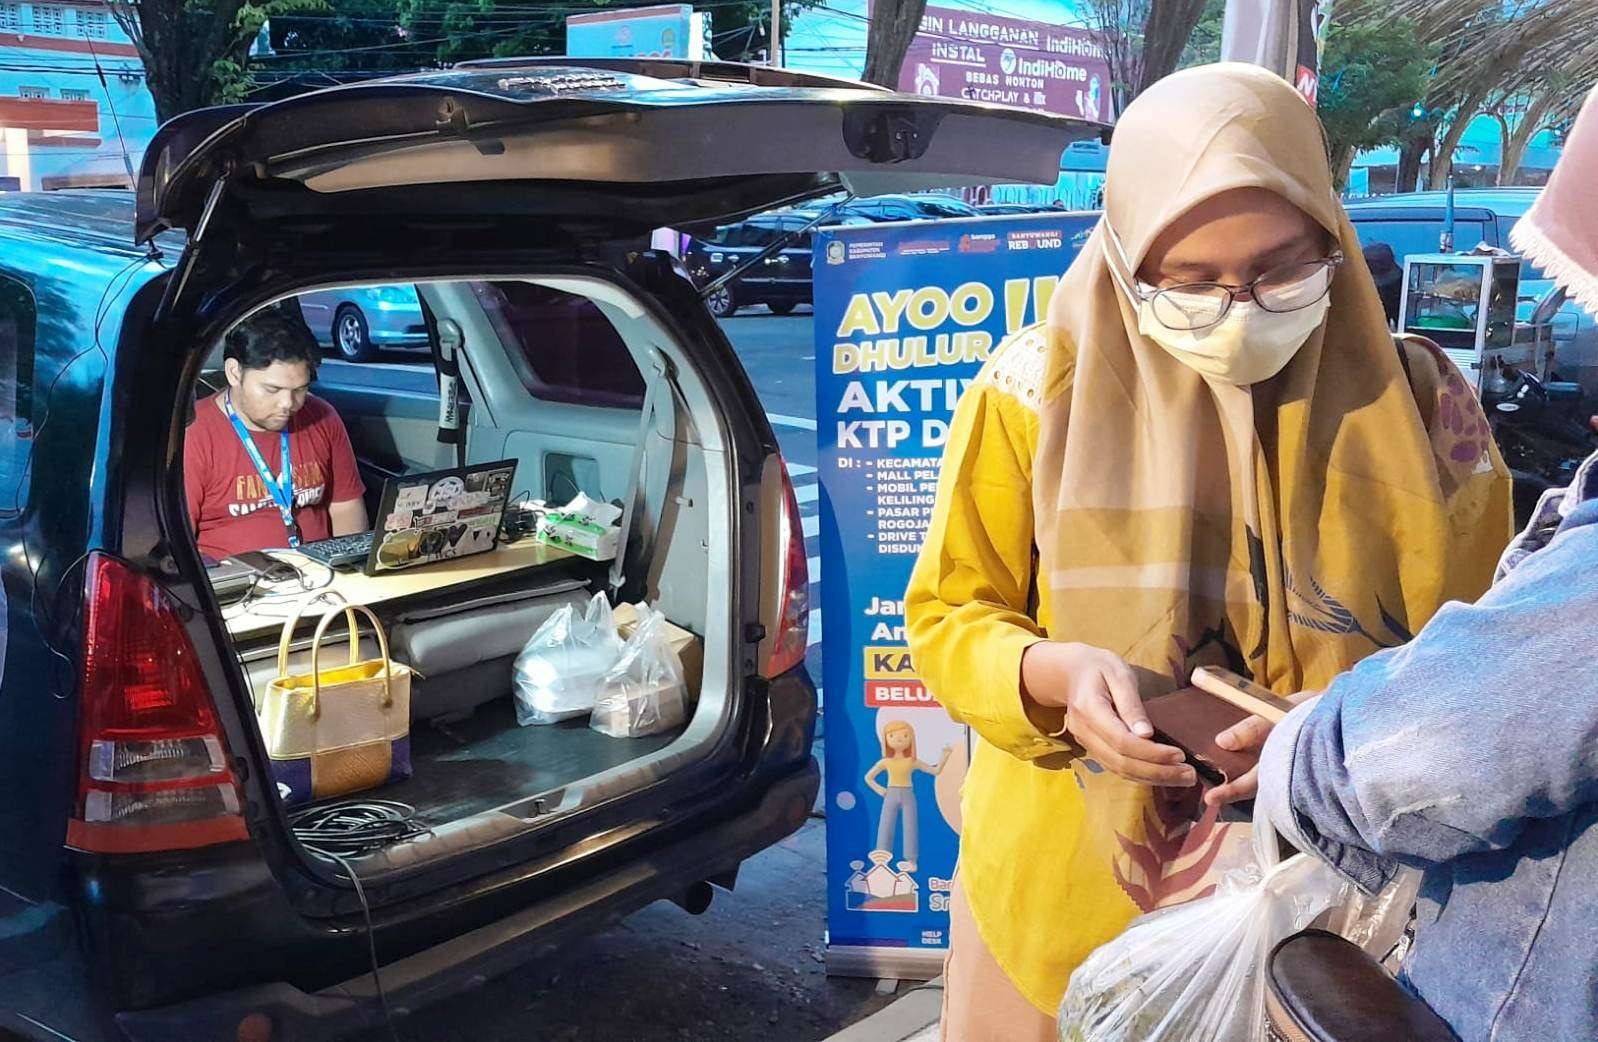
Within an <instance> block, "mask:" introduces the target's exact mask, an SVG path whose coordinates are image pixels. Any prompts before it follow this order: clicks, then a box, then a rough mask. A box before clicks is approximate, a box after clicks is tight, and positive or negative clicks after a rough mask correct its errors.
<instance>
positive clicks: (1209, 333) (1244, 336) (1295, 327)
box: [1137, 296, 1332, 386]
mask: <svg viewBox="0 0 1598 1042" xmlns="http://www.w3.org/2000/svg"><path fill="white" fill-rule="evenodd" d="M1331 303H1332V301H1331V297H1330V296H1325V297H1322V298H1321V299H1320V300H1318V301H1316V302H1315V303H1314V304H1311V305H1310V306H1309V307H1306V308H1300V309H1298V310H1297V311H1286V312H1275V311H1266V310H1265V309H1264V308H1262V307H1260V306H1259V305H1258V304H1256V303H1254V302H1253V301H1252V300H1234V301H1232V306H1231V308H1230V309H1228V310H1227V312H1226V317H1224V318H1222V319H1221V320H1220V321H1219V322H1217V323H1215V324H1214V325H1213V326H1206V327H1205V328H1203V329H1172V328H1170V327H1169V326H1167V325H1165V324H1164V323H1163V322H1161V321H1160V320H1159V319H1157V318H1155V317H1154V314H1153V310H1152V305H1151V304H1150V303H1149V302H1148V301H1146V300H1144V301H1139V302H1138V314H1137V329H1138V332H1139V333H1142V334H1143V335H1144V336H1146V337H1148V338H1149V339H1150V340H1152V341H1154V342H1155V343H1156V344H1159V345H1160V346H1161V347H1163V348H1165V350H1167V351H1169V352H1170V353H1171V354H1172V355H1173V356H1174V357H1175V358H1176V359H1177V361H1179V362H1182V363H1183V364H1184V365H1186V366H1188V367H1189V368H1191V369H1194V370H1196V371H1198V372H1199V373H1201V374H1202V375H1204V376H1208V377H1212V378H1214V379H1216V380H1219V381H1221V382H1222V383H1229V384H1237V385H1239V386H1247V385H1249V384H1257V383H1262V382H1264V381H1266V380H1269V379H1270V378H1271V377H1273V376H1275V375H1276V374H1277V373H1279V372H1281V371H1282V370H1283V369H1285V368H1287V363H1288V362H1291V361H1292V360H1293V356H1294V355H1295V354H1297V353H1298V349H1299V348H1301V347H1303V346H1304V342H1305V341H1306V340H1308V339H1309V336H1310V334H1311V333H1313V332H1315V330H1316V329H1318V328H1319V327H1320V324H1321V322H1322V321H1324V320H1325V318H1326V309H1327V308H1329V307H1330V306H1331Z"/></svg>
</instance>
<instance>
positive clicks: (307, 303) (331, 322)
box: [300, 286, 428, 362]
mask: <svg viewBox="0 0 1598 1042" xmlns="http://www.w3.org/2000/svg"><path fill="white" fill-rule="evenodd" d="M300 311H301V312H302V313H303V314H304V315H305V322H306V324H307V325H308V326H310V327H311V332H313V333H315V334H316V339H317V342H318V343H320V344H321V345H322V346H323V347H331V348H333V349H334V350H336V351H337V352H338V353H339V356H340V357H342V358H343V359H344V360H345V361H346V362H369V361H371V360H372V359H374V358H376V357H377V356H378V354H379V353H380V352H382V351H384V350H390V349H393V350H412V351H426V350H427V349H428V339H427V322H426V320H424V319H423V317H422V304H421V302H420V301H419V300H417V299H416V292H415V291H414V290H412V289H410V288H408V287H405V286H349V287H346V288H343V289H327V290H318V291H317V292H315V293H307V294H305V295H304V296H303V297H301V298H300Z"/></svg>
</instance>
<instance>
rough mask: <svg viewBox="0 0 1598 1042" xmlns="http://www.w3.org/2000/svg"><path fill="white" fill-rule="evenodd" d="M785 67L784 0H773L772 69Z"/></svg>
mask: <svg viewBox="0 0 1598 1042" xmlns="http://www.w3.org/2000/svg"><path fill="white" fill-rule="evenodd" d="M781 67H783V0H772V69H781Z"/></svg>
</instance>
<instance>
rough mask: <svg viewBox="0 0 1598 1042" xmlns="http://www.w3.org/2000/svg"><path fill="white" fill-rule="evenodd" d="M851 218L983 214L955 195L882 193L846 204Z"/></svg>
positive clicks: (929, 218) (936, 217)
mask: <svg viewBox="0 0 1598 1042" xmlns="http://www.w3.org/2000/svg"><path fill="white" fill-rule="evenodd" d="M843 212H844V213H845V214H848V215H849V216H851V217H863V218H865V219H866V220H868V221H879V222H883V221H936V220H940V219H942V218H945V217H981V216H982V211H981V210H978V209H977V208H976V207H975V206H972V205H971V204H970V203H968V202H966V201H965V200H964V199H957V198H955V197H954V196H952V195H937V194H927V195H878V196H873V197H871V198H869V199H855V200H852V201H850V202H848V203H845V204H844V206H843Z"/></svg>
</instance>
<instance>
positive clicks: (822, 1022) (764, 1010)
mask: <svg viewBox="0 0 1598 1042" xmlns="http://www.w3.org/2000/svg"><path fill="white" fill-rule="evenodd" d="M722 326H723V328H724V329H725V330H726V331H727V334H728V337H729V338H730V339H731V340H732V342H733V345H734V347H735V348H736V349H737V352H738V355H739V357H740V359H742V361H743V364H744V366H745V368H746V369H747V370H748V372H749V376H750V378H751V380H752V381H753V383H754V385H755V388H756V390H757V391H758V392H759V393H760V396H761V401H762V403H763V404H764V405H765V408H766V410H767V414H768V416H769V417H770V418H771V421H772V426H773V429H774V430H775V431H776V434H777V438H778V441H779V442H780V443H781V445H782V449H783V455H784V458H785V459H786V460H787V462H788V467H789V472H790V474H791V475H792V477H793V481H794V485H795V491H796V493H797V496H798V499H799V507H800V513H801V515H802V516H803V518H804V529H805V537H806V546H807V547H808V549H809V554H808V556H809V563H810V578H811V582H812V588H811V602H812V604H813V605H814V604H819V603H820V601H819V587H818V586H817V585H815V584H816V580H817V578H818V577H819V576H820V574H821V569H820V558H819V556H818V550H817V547H818V545H819V544H818V540H817V536H816V529H817V525H818V509H819V502H818V492H819V490H818V486H817V484H816V432H815V415H816V410H815V381H814V378H813V373H814V365H815V345H814V342H813V338H812V334H811V320H810V315H809V314H808V313H807V312H806V313H801V314H796V315H793V316H789V317H776V316H772V315H768V314H765V313H764V311H763V309H757V310H752V311H750V312H749V313H747V314H741V315H738V316H735V317H733V318H730V319H727V320H725V321H724V322H723V323H722ZM820 622H821V620H820V613H819V611H813V612H812V615H811V631H810V640H811V649H810V656H809V658H808V660H807V661H808V665H809V668H810V670H811V675H812V676H814V677H816V678H818V679H819V678H820V676H821V662H820V654H819V647H818V646H817V645H818V642H819V640H820V636H821V626H820ZM820 752H821V750H820V748H819V746H818V748H817V755H818V756H819V755H820ZM819 810H820V807H819V804H818V816H817V817H813V818H812V819H811V820H810V821H809V822H808V823H807V824H806V825H805V827H804V828H803V829H801V830H800V831H799V832H798V833H797V834H795V835H794V836H791V837H789V838H788V839H787V840H785V841H784V842H782V843H780V844H778V845H777V846H776V847H773V848H772V849H770V850H767V851H765V852H764V853H762V854H760V855H758V856H756V857H754V858H752V859H750V860H749V861H748V862H747V863H746V864H745V865H744V868H743V871H742V873H741V874H740V876H739V879H738V886H737V890H736V891H735V892H734V893H732V894H724V893H721V892H719V891H718V892H717V895H716V900H715V902H714V903H713V904H712V905H711V907H710V909H709V911H707V912H706V913H705V914H704V915H702V916H697V917H696V916H691V915H689V914H688V913H686V912H684V911H682V910H681V909H679V908H678V907H677V906H675V905H672V904H667V903H661V904H657V905H654V906H652V907H650V908H647V909H645V910H644V911H642V912H639V913H638V914H637V915H634V916H633V917H631V918H630V919H628V920H626V921H625V922H623V923H622V924H620V925H619V926H617V927H615V928H613V929H611V930H608V931H605V932H604V933H601V934H598V935H595V936H593V937H589V938H586V939H584V940H581V941H579V942H577V943H574V944H572V945H571V946H570V947H569V948H568V949H566V950H565V951H563V952H562V953H561V955H560V957H559V959H558V960H557V961H552V962H544V963H540V964H537V965H533V966H528V967H525V968H523V969H521V970H520V971H517V972H516V973H514V974H512V975H511V976H509V977H505V978H502V979H499V980H495V981H490V982H488V983H487V984H485V985H483V986H482V987H481V988H478V989H476V990H474V991H472V992H469V993H467V994H465V995H461V996H458V997H457V998H455V999H453V1000H450V1001H448V1002H445V1003H442V1004H440V1005H438V1006H434V1007H430V1008H428V1009H425V1010H422V1011H420V1012H417V1013H415V1014H412V1015H409V1016H406V1017H404V1018H402V1019H401V1020H400V1022H399V1024H398V1033H399V1036H400V1038H401V1039H403V1040H404V1042H684V1040H690V1042H754V1040H759V1042H820V1040H822V1039H826V1038H829V1037H830V1036H831V1035H833V1034H834V1033H835V1032H837V1031H839V1030H841V1029H842V1028H844V1027H846V1026H847V1025H850V1024H854V1023H856V1022H858V1021H860V1020H862V1019H864V1018H866V1017H868V1016H870V1015H871V1014H872V1013H875V1012H876V1011H877V1010H879V1009H881V1008H882V1007H884V1006H885V1005H887V1004H888V1003H889V1002H890V1001H891V1000H892V996H891V995H880V994H878V993H877V987H876V982H875V981H869V980H847V979H836V980H835V979H829V978H828V977H827V976H826V973H825V966H824V965H823V962H824V955H823V953H824V950H825V945H824V940H823V936H824V930H825V926H826V887H827V881H826V860H825V859H826V843H825V822H824V821H822V820H821V818H820V817H819ZM388 1038H389V1036H388V1035H387V1034H386V1033H385V1032H376V1033H372V1034H370V1035H368V1036H366V1037H365V1038H364V1039H362V1040H361V1042H387V1040H388Z"/></svg>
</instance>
